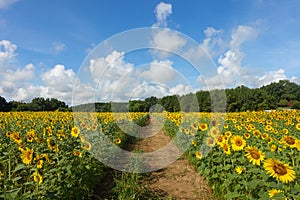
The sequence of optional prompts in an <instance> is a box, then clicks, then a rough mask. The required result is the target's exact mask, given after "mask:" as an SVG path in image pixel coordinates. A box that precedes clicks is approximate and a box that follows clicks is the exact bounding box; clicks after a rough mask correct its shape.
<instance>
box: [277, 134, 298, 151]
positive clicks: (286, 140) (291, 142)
mask: <svg viewBox="0 0 300 200" xmlns="http://www.w3.org/2000/svg"><path fill="white" fill-rule="evenodd" d="M296 141H297V139H296V138H294V137H292V136H288V135H286V136H284V137H283V138H282V139H281V140H280V142H282V143H284V144H286V145H287V146H289V147H290V148H295V147H296Z"/></svg>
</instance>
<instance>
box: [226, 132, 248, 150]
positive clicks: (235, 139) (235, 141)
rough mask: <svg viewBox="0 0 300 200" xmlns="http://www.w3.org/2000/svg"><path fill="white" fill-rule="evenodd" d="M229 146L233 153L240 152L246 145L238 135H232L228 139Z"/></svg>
mask: <svg viewBox="0 0 300 200" xmlns="http://www.w3.org/2000/svg"><path fill="white" fill-rule="evenodd" d="M230 142H231V146H232V149H233V150H234V151H241V150H243V149H244V147H245V145H246V141H245V140H244V138H243V137H242V136H240V135H234V136H232V137H231V138H230Z"/></svg>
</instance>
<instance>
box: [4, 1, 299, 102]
mask: <svg viewBox="0 0 300 200" xmlns="http://www.w3.org/2000/svg"><path fill="white" fill-rule="evenodd" d="M299 10H300V2H299V1H298V0H285V1H284V0H277V1H271V0H224V1H219V0H200V1H196V0H187V1H155V0H151V1H150V0H131V1H122V0H87V1H71V0H51V1H50V0H43V1H40V0H0V96H3V97H5V98H6V99H7V100H18V101H30V100H31V99H32V98H34V97H38V96H41V97H45V98H51V97H54V98H58V99H60V100H63V101H65V102H67V103H68V104H69V105H71V104H72V98H73V97H74V91H75V92H76V94H75V97H76V98H75V99H76V100H77V102H74V103H75V104H76V103H83V102H88V101H93V100H95V99H93V98H94V97H95V96H96V98H97V100H100V101H109V100H119V101H123V100H124V101H126V100H129V99H135V98H144V97H147V96H151V95H156V96H163V95H166V94H173V93H179V94H184V93H188V92H195V91H197V90H200V89H207V88H224V87H225V88H228V87H236V86H238V85H241V84H243V85H246V86H248V87H259V86H262V85H265V84H268V83H270V82H273V81H278V80H281V79H289V80H291V81H294V82H296V83H300V79H299V78H300V73H299V69H300V66H299V65H300V64H299V63H300V62H299V61H300V57H299V55H300V12H299ZM141 27H150V28H151V27H152V28H167V29H168V30H169V29H170V30H174V31H176V32H172V31H170V32H163V30H159V31H157V32H156V33H153V35H149V37H152V40H150V42H151V41H152V43H153V47H160V46H161V45H162V46H163V47H164V48H166V49H168V50H170V51H173V50H175V49H176V50H178V49H180V48H181V49H182V48H185V44H187V40H189V39H187V38H186V37H189V38H191V39H193V40H194V41H195V42H197V43H198V45H199V46H198V47H197V48H194V49H193V50H192V49H189V50H187V52H183V53H182V54H183V55H187V58H189V59H192V60H193V59H195V58H197V56H200V54H201V53H203V52H202V51H201V49H205V50H206V51H207V53H208V54H209V55H210V56H211V58H212V61H213V64H214V65H215V67H214V68H212V67H210V68H207V69H202V71H201V74H199V71H198V72H197V70H196V71H195V69H194V68H193V66H192V65H191V64H189V63H188V62H187V61H186V60H184V59H182V57H178V56H174V55H173V56H172V55H161V53H162V52H160V53H159V54H158V53H157V52H154V51H151V50H147V49H144V50H140V51H136V52H123V51H122V49H118V48H117V47H116V46H115V45H114V46H111V47H110V51H108V52H107V55H105V54H103V55H97V54H96V53H94V54H93V53H92V54H90V53H91V52H93V51H92V50H93V49H94V48H95V47H97V45H98V44H100V43H101V42H103V41H105V40H107V39H109V38H111V37H112V36H114V35H115V34H119V33H122V32H124V31H128V30H132V29H136V28H141ZM149 34H150V33H149ZM173 40H174V41H173ZM128 42H129V43H134V42H136V41H135V38H134V37H133V38H130V39H128ZM97 48H102V47H101V45H100V46H98V47H97ZM97 48H96V49H97ZM187 48H188V47H187ZM95 51H96V50H95ZM95 51H94V52H95ZM199 58H200V57H199ZM111 59H112V60H114V59H115V60H114V63H110V64H111V66H112V68H111V69H108V70H106V71H105V73H104V76H102V77H101V78H99V77H100V75H99V73H100V72H103V71H101V69H100V68H101V67H102V68H104V67H105V66H106V67H107V65H108V64H109V62H108V61H107V60H111ZM92 60H93V61H94V62H93V64H92V62H91V61H92ZM195 62H198V61H196V60H195ZM85 64H86V65H87V69H89V71H88V73H89V77H88V78H90V79H91V81H90V82H89V83H86V82H85V83H84V80H81V79H82V77H83V75H82V74H83V73H85V72H84V70H83V68H82V67H81V66H83V65H85ZM141 65H142V66H141ZM99 71H100V72H99ZM97 73H98V74H97ZM201 75H202V76H204V78H203V77H202V78H201ZM121 86H122V87H121ZM74 87H75V89H74V90H73V88H74ZM95 90H97V91H96V92H95ZM78 91H80V92H78Z"/></svg>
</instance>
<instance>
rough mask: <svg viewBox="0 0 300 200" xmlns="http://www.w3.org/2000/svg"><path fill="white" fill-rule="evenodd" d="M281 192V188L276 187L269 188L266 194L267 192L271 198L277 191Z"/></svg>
mask: <svg viewBox="0 0 300 200" xmlns="http://www.w3.org/2000/svg"><path fill="white" fill-rule="evenodd" d="M281 192H283V191H282V190H277V189H274V188H273V189H271V190H269V191H268V194H269V197H270V198H272V197H274V196H275V195H276V194H279V193H281Z"/></svg>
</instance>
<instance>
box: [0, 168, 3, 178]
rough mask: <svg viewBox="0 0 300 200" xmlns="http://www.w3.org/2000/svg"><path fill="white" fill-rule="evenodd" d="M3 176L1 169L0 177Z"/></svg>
mask: <svg viewBox="0 0 300 200" xmlns="http://www.w3.org/2000/svg"><path fill="white" fill-rule="evenodd" d="M2 176H3V173H2V171H1V170H0V178H1V177H2Z"/></svg>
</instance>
